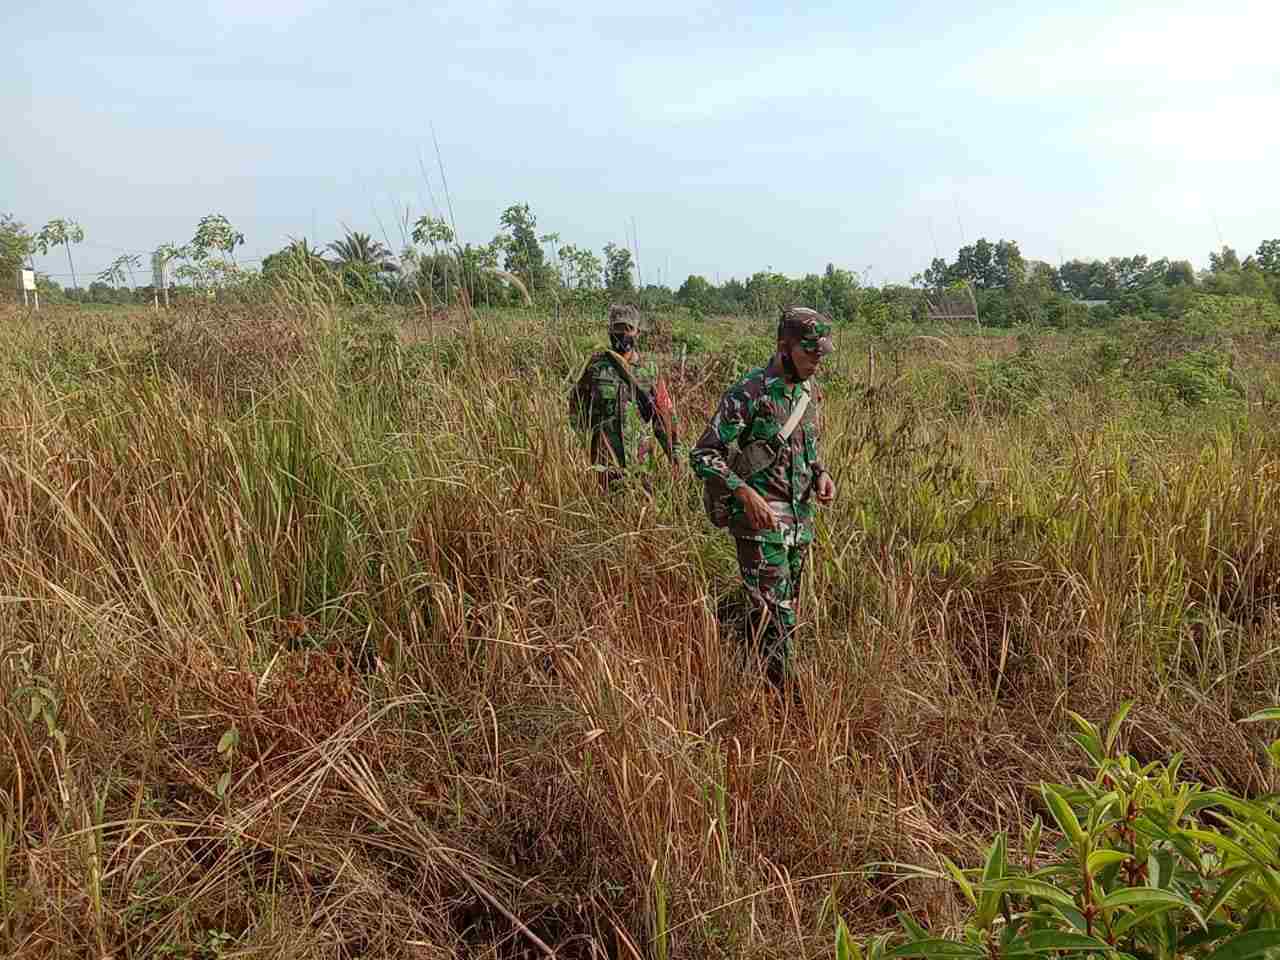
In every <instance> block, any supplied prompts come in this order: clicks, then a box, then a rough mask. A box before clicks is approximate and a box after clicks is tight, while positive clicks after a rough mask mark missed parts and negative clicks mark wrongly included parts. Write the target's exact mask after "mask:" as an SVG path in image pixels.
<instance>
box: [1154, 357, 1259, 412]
mask: <svg viewBox="0 0 1280 960" xmlns="http://www.w3.org/2000/svg"><path fill="white" fill-rule="evenodd" d="M1150 382H1151V383H1152V384H1154V386H1155V387H1156V390H1157V394H1158V396H1160V398H1161V399H1163V400H1165V401H1166V403H1167V402H1176V403H1180V404H1184V405H1185V406H1189V407H1194V406H1200V405H1203V404H1210V403H1219V402H1222V401H1226V400H1234V399H1237V398H1239V397H1240V396H1242V395H1243V391H1242V390H1241V388H1240V385H1239V384H1238V383H1237V382H1236V380H1235V379H1234V377H1233V375H1232V372H1231V362H1230V358H1229V357H1228V356H1227V355H1226V354H1223V353H1220V352H1219V351H1216V350H1196V351H1193V352H1191V353H1188V354H1186V355H1185V356H1182V357H1178V358H1177V359H1175V360H1171V361H1170V362H1168V363H1166V364H1164V365H1163V366H1161V367H1159V368H1158V369H1156V370H1155V372H1154V373H1153V374H1152V375H1151V377H1150Z"/></svg>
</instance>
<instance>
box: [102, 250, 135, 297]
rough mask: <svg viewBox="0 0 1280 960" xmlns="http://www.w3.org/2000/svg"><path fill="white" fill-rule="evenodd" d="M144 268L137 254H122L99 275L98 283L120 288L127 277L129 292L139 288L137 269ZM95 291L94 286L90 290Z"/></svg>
mask: <svg viewBox="0 0 1280 960" xmlns="http://www.w3.org/2000/svg"><path fill="white" fill-rule="evenodd" d="M140 266H142V258H141V257H139V256H138V255H137V254H129V253H122V254H121V255H120V256H118V257H116V258H115V259H114V260H112V261H111V263H109V264H108V265H107V266H106V268H105V269H103V271H102V272H101V273H99V274H98V281H99V282H101V283H107V284H110V285H111V286H112V287H113V288H118V287H119V286H120V285H121V284H123V283H124V281H125V277H126V276H128V278H129V290H130V291H132V290H133V289H134V288H136V287H137V286H138V282H137V278H136V277H135V276H134V273H133V270H134V268H135V267H140ZM89 289H90V290H92V289H93V287H92V285H91V286H90V288H89Z"/></svg>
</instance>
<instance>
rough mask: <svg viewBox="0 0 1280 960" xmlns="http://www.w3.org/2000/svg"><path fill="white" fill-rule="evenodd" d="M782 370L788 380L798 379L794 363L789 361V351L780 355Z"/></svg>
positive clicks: (798, 375) (798, 372)
mask: <svg viewBox="0 0 1280 960" xmlns="http://www.w3.org/2000/svg"><path fill="white" fill-rule="evenodd" d="M782 370H783V372H784V373H786V375H787V379H788V380H799V379H800V371H798V370H797V369H796V365H795V361H793V360H792V359H791V351H790V350H788V351H787V352H786V353H784V354H783V355H782Z"/></svg>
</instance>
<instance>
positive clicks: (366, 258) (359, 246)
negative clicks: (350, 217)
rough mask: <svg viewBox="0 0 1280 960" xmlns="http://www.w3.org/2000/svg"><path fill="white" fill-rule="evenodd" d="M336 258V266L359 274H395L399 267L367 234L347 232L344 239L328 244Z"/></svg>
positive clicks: (385, 249) (387, 252) (386, 251)
mask: <svg viewBox="0 0 1280 960" xmlns="http://www.w3.org/2000/svg"><path fill="white" fill-rule="evenodd" d="M328 249H329V250H330V251H332V252H333V253H334V254H336V255H337V257H338V265H339V266H342V267H353V268H355V269H356V270H358V271H359V272H361V273H373V274H379V273H396V272H397V271H399V269H400V268H399V267H398V266H397V265H396V262H395V259H394V258H393V257H392V255H391V251H390V250H388V249H387V248H386V247H385V246H383V245H382V244H381V243H379V242H378V241H377V240H374V239H373V238H372V237H370V236H369V235H368V234H367V233H360V232H359V231H350V230H349V231H347V235H346V237H344V238H343V239H341V240H337V241H335V242H333V243H331V244H329V247H328Z"/></svg>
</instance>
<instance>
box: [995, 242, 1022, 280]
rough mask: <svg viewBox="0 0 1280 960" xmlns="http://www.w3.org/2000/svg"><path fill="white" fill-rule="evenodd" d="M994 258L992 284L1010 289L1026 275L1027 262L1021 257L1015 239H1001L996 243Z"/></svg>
mask: <svg viewBox="0 0 1280 960" xmlns="http://www.w3.org/2000/svg"><path fill="white" fill-rule="evenodd" d="M992 259H993V260H994V264H993V266H994V280H995V283H994V284H993V286H996V287H999V288H1000V289H1002V290H1011V289H1013V288H1014V287H1017V286H1019V285H1021V284H1022V282H1023V281H1024V280H1025V279H1026V277H1027V264H1026V261H1025V260H1023V259H1022V251H1020V250H1019V249H1018V244H1017V241H1015V240H1001V241H999V242H998V243H997V244H996V248H995V255H994V257H993V258H992Z"/></svg>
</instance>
